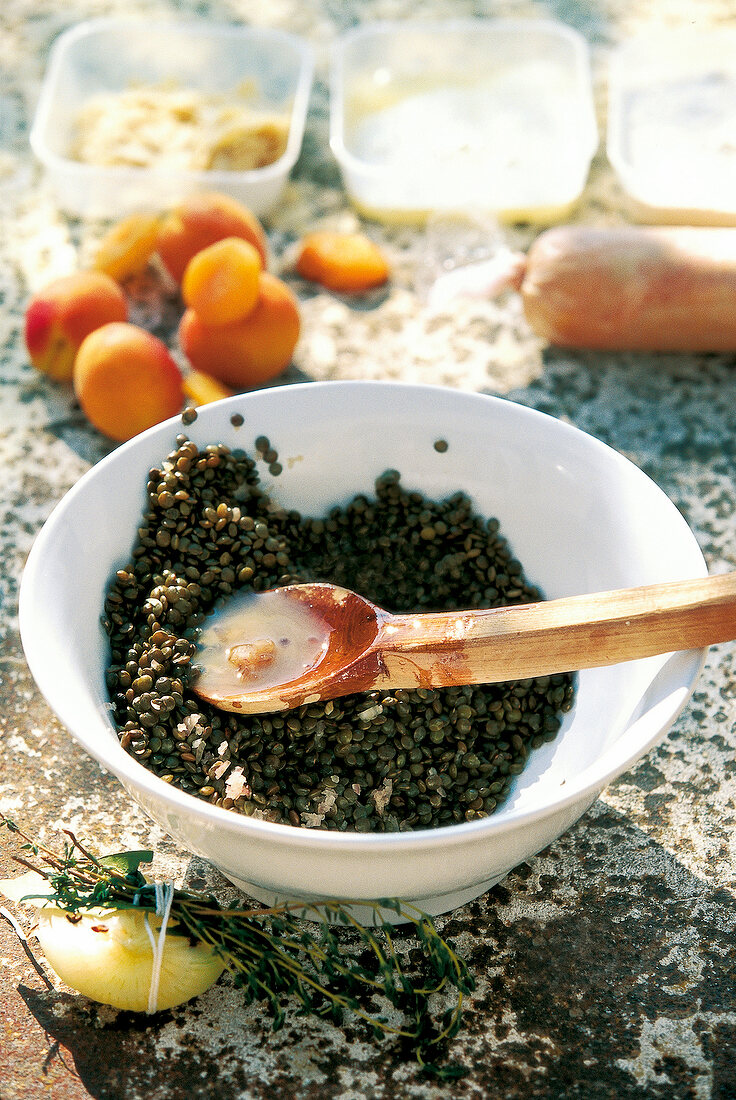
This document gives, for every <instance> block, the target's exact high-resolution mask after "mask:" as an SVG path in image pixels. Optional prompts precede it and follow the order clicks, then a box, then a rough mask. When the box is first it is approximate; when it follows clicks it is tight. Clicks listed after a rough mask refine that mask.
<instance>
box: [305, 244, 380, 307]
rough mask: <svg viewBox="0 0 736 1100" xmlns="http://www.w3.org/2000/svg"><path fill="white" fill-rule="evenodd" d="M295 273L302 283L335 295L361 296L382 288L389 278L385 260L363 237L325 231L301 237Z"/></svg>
mask: <svg viewBox="0 0 736 1100" xmlns="http://www.w3.org/2000/svg"><path fill="white" fill-rule="evenodd" d="M296 269H297V271H298V272H299V274H300V275H301V276H302V278H303V279H309V280H310V282H314V283H320V284H321V285H322V286H324V287H327V289H328V290H332V291H335V292H336V293H338V294H360V293H363V292H365V291H366V290H372V289H373V288H374V287H377V286H382V285H383V284H384V283H385V282H386V281H387V279H388V277H389V266H388V263H387V261H386V258H385V257H384V255H383V253H382V252H381V250H380V248H379V247H378V245H377V244H374V242H373V241H372V240H370V238H369V237H366V236H365V234H364V233H338V232H334V231H331V230H326V229H324V230H318V231H316V232H314V233H309V234H307V236H306V237H304V239H303V240H302V242H301V245H300V247H299V252H298V254H297V259H296Z"/></svg>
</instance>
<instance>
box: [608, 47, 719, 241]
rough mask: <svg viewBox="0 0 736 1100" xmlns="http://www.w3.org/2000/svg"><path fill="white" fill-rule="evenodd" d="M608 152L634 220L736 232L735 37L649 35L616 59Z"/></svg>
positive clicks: (621, 49) (616, 54)
mask: <svg viewBox="0 0 736 1100" xmlns="http://www.w3.org/2000/svg"><path fill="white" fill-rule="evenodd" d="M607 152H608V158H609V160H610V162H611V164H612V165H613V167H614V168H615V170H616V172H617V174H618V176H619V179H620V180H621V183H622V184H623V187H624V188H625V190H626V192H627V193H628V196H629V198H630V200H631V208H632V214H633V216H634V217H637V218H639V219H640V220H642V221H650V222H664V223H671V224H692V225H734V224H736V28H733V27H728V28H727V27H723V28H720V29H718V30H713V31H693V30H692V29H690V28H688V29H687V30H685V31H669V32H664V33H659V34H656V35H646V36H642V37H639V38H636V39H632V40H631V41H630V42H626V43H624V44H623V45H622V46H620V47H619V48H618V49H617V50H616V51H614V53H613V54H612V56H611V65H610V70H609V113H608V135H607Z"/></svg>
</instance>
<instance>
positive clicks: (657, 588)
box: [192, 572, 736, 714]
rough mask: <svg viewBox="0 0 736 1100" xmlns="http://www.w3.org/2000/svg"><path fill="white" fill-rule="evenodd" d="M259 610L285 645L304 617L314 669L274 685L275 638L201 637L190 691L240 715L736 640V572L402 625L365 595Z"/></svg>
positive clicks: (303, 591) (280, 592) (279, 596)
mask: <svg viewBox="0 0 736 1100" xmlns="http://www.w3.org/2000/svg"><path fill="white" fill-rule="evenodd" d="M254 600H255V601H256V602H255V605H254V606H255V608H256V609H258V608H259V607H261V606H262V607H263V608H264V609H265V610H266V612H268V605H269V601H279V607H278V610H279V626H278V631H277V632H276V633H277V634H278V636H279V637H278V642H279V643H283V644H284V645H287V644H288V639H289V630H290V628H289V617H290V614H291V613H292V612H293V613H294V615H295V616H296V617H297V619H299V620H300V623H301V625H300V629H301V630H302V631H303V630H304V615H305V612H306V614H307V615H308V616H309V619H310V622H311V626H310V627H309V630H308V631H307V633H309V635H310V641H311V644H312V646H313V655H312V656H311V657H310V658H309V659H308V660H307V662H306V663H307V665H308V667H306V668H304V669H303V670H300V671H299V673H298V674H297V675H296V676H293V674H292V678H291V679H290V680H289V682H286V683H284V682H279V680H278V672H277V667H276V664H275V663H274V667H273V671H272V672H271V673H270V674H269V668H268V654H269V651H270V650H272V649H274V648H276V642H275V641H274V636H273V632H271V636H270V637H268V638H265V639H258V638H257V637H256V641H255V643H254V641H253V634H252V633H251V634H250V635H249V636H248V637H244V638H242V639H240V641H239V640H238V637H237V634H236V635H235V636H233V635H232V632H231V636H230V638H229V639H227V640H226V641H229V642H230V643H232V644H226V641H221V640H220V639H218V631H217V625H216V620H215V622H214V626H213V627H212V628H206V629H205V631H204V632H203V636H205V638H206V640H207V641H208V648H207V649H206V650H203V651H202V652H203V654H205V656H206V659H204V660H203V661H202V662H201V664H200V669H201V671H200V675H199V678H198V679H196V680H195V682H194V683H193V684H192V689H193V691H194V692H196V693H197V694H198V695H199V696H200V697H201V698H203V699H206V700H208V701H209V702H211V703H214V704H215V706H217V707H219V708H221V709H222V710H228V711H237V712H238V713H242V714H257V713H261V712H268V711H277V710H285V709H287V708H290V707H296V706H299V705H301V704H302V703H310V702H316V701H317V700H318V699H334V698H337V697H338V696H341V695H348V694H353V693H355V692H365V691H370V690H372V689H374V688H380V689H394V688H417V687H425V688H440V687H453V686H457V685H461V684H490V683H498V682H501V681H506V680H522V679H526V678H529V677H535V676H545V675H551V674H553V673H559V672H572V671H575V670H578V669H582V668H595V667H599V666H603V665H611V664H618V663H619V662H621V661H631V660H635V659H637V658H640V657H651V656H653V655H655V654H660V653H673V652H676V651H678V650H686V649H701V648H704V647H705V646H708V645H712V644H715V643H717V642H725V641H730V640H732V639H734V638H736V572H732V573H725V574H721V575H716V576H712V577H705V578H699V579H696V580H684V581H675V582H669V583H664V584H651V585H646V586H644V587H640V588H626V589H619V590H617V591H613V592H599V593H595V594H592V595H583V596H570V597H565V598H563V599H556V600H548V601H545V602H543V603H532V604H524V605H515V606H511V607H500V608H493V609H491V610H488V611H477V610H476V611H445V612H439V613H431V614H412V615H392V614H390V613H389V612H387V611H384V610H383V609H382V608H380V607H376V606H375V604H372V603H371V602H370V601H369V600H366V599H364V598H363V597H362V596H358V595H357V594H356V593H355V592H350V591H348V590H347V589H345V588H339V587H336V586H334V585H331V584H321V583H314V584H300V585H289V586H287V587H285V588H280V589H273V590H271V591H269V592H266V593H263V594H262V595H259V596H256V597H254ZM273 606H274V605H273V603H272V605H271V611H272V612H273ZM282 615H283V616H284V617H283V620H282ZM267 618H268V614H267V615H266V619H267ZM271 619H272V621H273V615H272V616H271ZM250 630H251V631H252V627H251V628H250ZM241 642H242V644H241ZM259 662H260V664H261V666H262V667H257V666H258V665H259ZM223 673H225V675H223ZM274 675H275V682H274Z"/></svg>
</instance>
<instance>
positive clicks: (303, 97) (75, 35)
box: [28, 15, 315, 189]
mask: <svg viewBox="0 0 736 1100" xmlns="http://www.w3.org/2000/svg"><path fill="white" fill-rule="evenodd" d="M140 26H145V28H146V31H147V32H148V33H152V34H159V33H162V32H164V31H166V32H167V33H172V32H173V33H174V34H179V35H183V36H185V37H203V38H209V39H227V38H232V39H233V40H236V41H237V40H240V41H244V40H251V39H252V40H253V41H255V42H258V41H266V40H267V41H273V42H282V43H284V44H287V43H288V45H289V46H290V47H291V48H292V49H294V50H295V51H296V54H297V55H298V58H299V65H298V76H297V82H296V90H295V92H294V96H293V99H292V104H291V109H290V111H289V136H288V138H287V144H286V149H285V150H284V152H283V153H282V155H281V156H280V157H279V159H278V160H276V161H274V162H273V163H272V164H267V165H264V166H263V167H262V168H252V169H249V170H247V171H239V170H235V171H228V170H225V169H207V170H204V169H189V170H187V171H180V170H179V169H156V168H154V167H135V166H134V165H99V164H88V163H86V162H84V161H78V160H74V159H73V158H72V157H69V156H64V155H63V154H61V153H56V152H54V151H53V150H52V149H51V148H49V146H48V143H47V140H46V133H47V130H48V126H49V115H50V112H51V110H52V106H53V98H54V94H55V91H56V87H57V85H58V83H59V79H60V76H61V75H62V71H63V65H64V62H65V59H66V54H67V53H68V51H69V50H70V49H72V48H73V47H74V46H75V45H76V44H77V42H79V41H80V40H83V39H85V38H91V37H92V36H93V35H95V34H97V33H100V32H103V33H104V32H107V31H120V32H121V33H123V32H125V31H126V30H129V29H130V28H138V27H140ZM314 66H315V56H314V49H313V47H312V45H311V43H310V42H308V41H307V39H305V38H303V37H301V36H300V35H297V34H294V33H292V32H291V31H284V30H281V29H280V28H277V27H254V26H250V25H249V24H244V23H231V22H226V21H224V20H219V21H214V22H210V21H209V20H205V19H197V18H196V17H189V18H183V19H182V18H179V19H177V18H176V17H172V18H171V19H166V18H160V17H159V18H156V19H153V20H151V21H148V20H144V19H142V18H136V17H135V16H130V15H128V16H114V15H109V16H107V15H103V16H99V17H94V18H91V19H84V20H82V21H81V22H79V23H76V24H74V26H72V27H69V28H67V30H65V31H62V32H61V34H59V36H58V37H57V38H56V39H55V40H54V42H53V44H52V46H51V50H50V53H49V60H48V65H47V67H46V72H45V74H44V77H43V81H42V84H41V91H40V94H39V97H38V102H37V104H36V109H35V112H34V115H33V121H32V123H31V128H30V131H29V135H28V142H29V144H30V146H31V149H32V150H33V153H34V155H35V156H36V157H37V158H38V160H39V161H40V163H41V164H43V165H44V167H45V168H47V169H50V170H52V171H57V172H58V171H64V172H66V173H69V174H72V175H74V176H76V177H77V178H78V179H80V180H81V179H85V178H92V177H93V176H97V177H102V178H106V179H116V180H117V179H119V180H129V181H132V180H140V179H151V180H156V179H162V180H163V179H166V180H168V179H172V178H180V179H181V180H182V181H184V182H185V183H186V184H188V185H189V186H204V185H206V186H207V187H208V188H209V189H213V188H215V189H216V188H217V187H218V185H219V186H221V187H222V188H223V189H226V185H227V184H230V185H232V184H233V183H236V182H237V183H243V182H248V183H251V182H252V183H261V182H265V183H267V182H269V181H270V180H272V179H277V178H279V177H280V176H281V175H283V174H284V172H288V171H290V170H291V169H292V168H293V166H294V165H295V163H296V161H297V159H298V157H299V153H300V151H301V146H302V141H303V137H304V128H305V124H306V117H307V110H308V106H309V98H310V95H311V91H312V84H313V81H314Z"/></svg>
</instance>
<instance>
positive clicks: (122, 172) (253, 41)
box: [30, 18, 314, 217]
mask: <svg viewBox="0 0 736 1100" xmlns="http://www.w3.org/2000/svg"><path fill="white" fill-rule="evenodd" d="M313 64H314V63H313V55H312V50H311V47H310V46H309V45H308V44H307V43H305V42H304V41H302V40H301V39H300V38H298V37H296V36H294V35H291V34H286V33H284V32H280V31H275V30H263V29H255V28H252V27H243V26H235V25H228V24H212V23H209V22H204V21H203V22H200V23H197V22H191V23H174V22H172V23H166V22H153V23H152V22H149V21H147V20H146V21H136V20H133V19H113V18H110V19H93V20H89V21H87V22H84V23H80V24H78V25H77V26H75V27H73V28H72V29H71V30H69V31H66V32H65V33H64V34H62V35H61V36H60V37H59V39H58V40H57V42H56V43H55V44H54V47H53V50H52V53H51V58H50V61H49V66H48V71H47V73H46V77H45V80H44V83H43V86H42V89H41V95H40V98H39V102H38V107H37V110H36V115H35V119H34V122H33V126H32V129H31V135H30V141H31V146H32V148H33V150H34V152H35V154H36V155H37V157H38V158H39V160H40V161H41V163H42V164H43V165H44V166H45V168H46V169H47V171H48V174H49V177H50V180H51V182H52V185H53V186H54V189H55V192H56V195H57V200H58V202H59V205H60V206H61V208H62V209H63V210H65V211H67V212H68V213H70V214H77V215H86V216H91V217H118V216H121V215H124V214H126V213H129V212H131V211H133V210H136V209H150V208H152V207H161V206H165V205H166V204H169V203H171V202H172V201H175V200H176V199H178V198H180V197H182V196H183V195H184V194H186V193H189V192H192V191H196V190H205V189H206V190H214V191H223V192H226V193H227V194H230V195H232V196H233V197H234V198H236V199H239V200H240V201H241V202H243V203H245V205H247V206H248V207H250V209H251V210H252V211H253V212H254V213H255V214H257V215H262V214H265V213H266V212H267V211H268V210H269V209H270V208H271V207H272V206H273V205H274V204H275V203H276V201H277V200H278V198H279V195H280V194H281V191H282V188H283V185H284V183H285V181H286V179H287V177H288V175H289V172H290V170H291V168H292V167H293V165H294V162H295V161H296V159H297V157H298V155H299V151H300V149H301V144H302V137H303V134H304V123H305V118H306V112H307V105H308V100H309V93H310V88H311V84H312V74H313ZM244 82H249V84H252V87H253V88H254V90H255V94H254V98H253V106H254V107H257V108H258V109H259V110H261V109H262V110H264V111H271V112H278V113H286V114H288V117H289V128H288V138H287V143H286V148H285V151H284V152H283V154H282V155H281V156H280V157H279V159H278V160H276V161H275V162H274V163H272V164H268V165H266V166H265V167H261V168H255V169H252V170H249V171H234V170H222V169H218V170H206V171H194V170H192V171H189V170H184V169H172V168H171V167H169V168H165V167H163V166H159V167H156V166H154V167H132V166H128V165H126V166H103V167H100V166H97V165H93V164H89V163H82V162H81V161H79V160H75V159H72V157H71V155H70V154H71V147H72V140H73V134H74V128H75V124H76V119H77V117H78V114H79V111H80V109H81V108H82V107H83V106H84V105H85V104H87V103H89V100H90V98H91V97H93V96H96V95H99V94H101V93H110V92H124V91H129V90H130V89H131V87H133V86H134V85H136V84H140V85H143V86H146V85H148V86H150V85H154V86H164V85H165V86H167V87H169V86H170V87H175V88H177V89H186V90H194V91H196V92H202V93H204V94H205V95H208V96H209V95H220V94H223V93H227V94H230V93H233V92H234V90H235V89H237V88H238V87H239V86H240V85H242V84H243V83H244Z"/></svg>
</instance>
